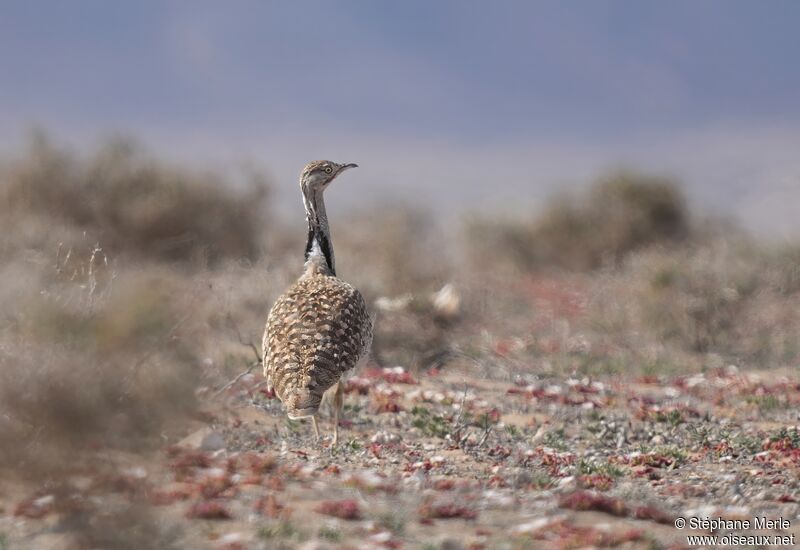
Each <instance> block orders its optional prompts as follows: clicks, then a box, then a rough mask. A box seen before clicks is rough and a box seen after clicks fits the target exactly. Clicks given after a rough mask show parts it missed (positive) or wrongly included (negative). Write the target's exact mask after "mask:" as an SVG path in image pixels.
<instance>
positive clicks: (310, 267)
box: [303, 191, 336, 275]
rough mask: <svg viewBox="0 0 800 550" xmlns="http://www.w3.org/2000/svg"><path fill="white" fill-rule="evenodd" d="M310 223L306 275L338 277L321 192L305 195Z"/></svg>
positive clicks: (307, 218)
mask: <svg viewBox="0 0 800 550" xmlns="http://www.w3.org/2000/svg"><path fill="white" fill-rule="evenodd" d="M303 202H304V205H305V208H306V220H307V221H308V240H307V241H306V252H305V258H306V265H305V275H314V274H322V275H336V267H335V264H334V259H333V244H332V243H331V234H330V229H329V227H328V216H327V214H326V212H325V201H324V199H323V198H322V192H321V191H312V192H310V193H309V194H304V195H303Z"/></svg>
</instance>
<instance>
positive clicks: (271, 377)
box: [264, 274, 372, 418]
mask: <svg viewBox="0 0 800 550" xmlns="http://www.w3.org/2000/svg"><path fill="white" fill-rule="evenodd" d="M371 341H372V322H371V319H370V318H369V314H368V313H367V305H366V303H365V302H364V298H363V297H362V296H361V293H360V292H359V291H358V290H356V289H355V288H354V287H353V286H352V285H350V284H348V283H346V282H344V281H342V280H340V279H337V278H336V277H333V276H331V275H322V274H315V275H313V276H311V277H305V278H301V279H300V280H299V281H297V282H296V283H295V284H294V285H292V287H291V288H289V290H288V291H286V293H284V294H283V295H282V296H281V297H280V298H278V300H277V301H276V302H275V305H273V306H272V310H271V311H270V313H269V318H268V320H267V330H266V331H265V334H264V356H265V357H266V358H267V360H266V376H267V380H268V385H269V386H270V387H272V388H274V389H275V393H276V394H277V395H278V397H279V398H280V399H281V401H283V404H284V405H285V406H286V411H287V412H288V414H289V417H290V418H302V417H305V416H311V415H312V414H314V413H316V411H317V409H318V408H319V404H320V401H321V399H322V394H323V393H325V392H326V391H327V390H328V389H330V388H331V387H333V385H334V384H336V383H337V382H339V380H340V379H341V377H342V375H343V374H345V373H346V372H347V371H349V370H352V369H353V368H354V367H355V366H356V364H357V363H358V362H359V361H360V360H361V359H362V358H363V357H364V355H366V353H367V350H368V349H369V345H370V342H371Z"/></svg>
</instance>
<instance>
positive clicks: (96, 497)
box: [0, 136, 800, 549]
mask: <svg viewBox="0 0 800 550" xmlns="http://www.w3.org/2000/svg"><path fill="white" fill-rule="evenodd" d="M268 199H269V193H268V186H267V185H266V184H265V183H264V182H263V180H262V178H260V177H258V176H252V177H246V178H242V181H238V180H236V181H232V180H230V179H227V178H223V177H221V176H218V175H214V174H209V173H205V172H200V171H196V170H193V169H187V168H184V167H177V166H171V165H169V164H167V163H166V162H163V161H160V160H158V159H156V158H154V157H152V156H149V155H147V154H146V153H144V152H143V151H142V150H141V149H140V148H138V147H136V146H134V145H131V144H130V143H129V142H126V141H124V140H115V141H113V142H110V143H108V144H106V145H104V146H102V147H101V148H100V149H99V150H98V151H97V152H95V153H93V154H90V155H86V156H84V155H79V154H75V153H71V152H69V151H67V150H65V149H63V148H60V147H58V146H56V145H53V143H52V142H50V141H49V140H48V139H46V138H44V137H42V136H37V137H36V138H35V139H34V140H33V142H32V143H31V145H30V147H29V148H28V150H26V151H25V152H24V153H22V154H21V155H20V156H19V157H18V158H12V159H8V160H7V161H6V162H4V163H2V166H0V229H2V230H3V233H2V235H0V260H1V261H0V316H1V317H0V318H2V323H0V482H5V483H0V487H1V488H2V489H0V548H4V547H9V548H13V547H15V546H14V544H15V543H16V541H17V540H23V539H24V540H28V539H25V537H31V536H39V535H38V534H40V530H38V528H37V527H36V526H37V525H39V523H37V522H40V521H42V520H43V519H45V518H47V521H53V522H56V523H58V526H57V528H56V530H57V532H58V533H66V534H68V542H69V544H64V545H62V546H64V547H70V546H69V545H70V544H71V545H72V546H71V547H74V548H84V547H103V548H106V547H107V548H139V547H144V546H148V545H150V546H152V545H153V544H154V543H153V541H156V543H155V544H156V545H157V546H159V547H164V548H169V547H176V548H180V547H204V546H203V544H209V545H211V547H220V548H231V549H233V548H250V547H251V546H252V547H253V548H259V547H273V546H277V547H288V548H291V547H294V546H297V545H300V544H304V543H306V542H308V541H309V539H314V538H316V539H318V540H321V541H324V542H325V543H326V544H339V543H342V544H348V543H349V542H352V541H353V540H356V539H365V540H369V541H371V543H374V545H384V546H387V547H392V546H397V545H399V544H404V543H405V544H407V545H409V546H411V547H414V546H415V545H417V546H422V545H423V544H424V543H430V541H431V540H436V541H440V542H441V544H439V543H438V542H437V543H436V544H437V546H436V547H443V546H446V545H447V544H448V543H447V541H448V539H449V538H454V539H456V540H458V539H459V537H461V536H462V535H463V536H464V537H466V536H467V535H468V536H469V537H470V541H472V542H474V543H475V545H476V547H480V544H483V545H484V547H496V546H497V545H500V546H498V547H501V546H503V545H507V546H508V545H510V546H508V547H512V548H513V547H515V546H514V545H516V547H525V546H526V545H527V544H529V543H531V544H532V542H531V541H533V543H541V544H547V545H549V544H551V543H552V544H554V547H557V546H560V547H564V548H567V547H580V546H582V545H583V546H585V545H587V544H595V545H602V544H609V545H613V544H622V543H630V544H633V545H634V546H635V545H637V544H639V545H640V546H642V547H644V546H646V545H648V544H650V543H651V542H653V541H654V540H666V541H668V542H669V541H670V540H671V539H670V538H669V537H668V536H666V535H665V534H664V533H665V531H663V529H666V527H664V525H665V522H666V519H665V518H667V517H668V515H669V514H667V512H666V511H665V510H663V509H662V508H663V507H664V506H671V507H672V508H670V509H669V510H668V512H669V513H670V514H673V515H674V514H676V513H678V512H683V511H685V510H684V508H686V507H688V506H690V505H692V506H694V505H698V506H699V505H700V504H701V503H702V504H703V505H706V504H708V503H709V502H712V501H713V504H714V505H715V506H719V507H720V509H723V508H724V507H725V506H730V505H733V504H734V503H739V504H741V503H742V502H744V501H742V500H741V498H740V497H737V496H736V495H735V494H734V493H732V492H730V491H731V490H732V489H730V488H731V487H734V486H736V484H734V483H729V482H727V481H726V482H724V483H723V481H722V477H720V476H721V475H722V474H721V473H720V472H721V471H723V470H724V471H725V472H736V475H740V474H741V476H742V477H741V478H737V479H740V483H741V486H742V492H743V494H746V495H747V498H748V499H750V500H748V501H746V502H750V503H751V504H752V503H757V504H752V506H754V507H756V508H757V510H756V508H754V509H753V513H755V511H759V513H761V512H763V513H772V512H781V513H784V512H785V513H786V514H791V513H796V511H797V510H796V508H795V509H793V510H794V511H792V510H790V509H789V507H791V506H796V502H797V501H798V500H800V493H798V487H797V483H796V481H794V482H793V481H792V479H794V480H796V479H797V475H796V474H797V471H796V470H797V456H798V453H797V449H798V446H800V443H798V438H797V429H796V427H793V423H796V420H797V419H796V418H794V417H793V416H792V414H793V413H792V411H794V410H796V407H797V405H798V403H797V388H798V387H800V386H798V385H797V384H798V381H797V379H796V376H795V377H793V375H792V371H791V368H792V367H796V365H797V361H798V357H800V343H798V339H797V335H798V334H800V268H798V265H800V263H798V262H800V246H798V245H796V244H795V245H792V244H782V245H777V244H772V243H763V242H757V241H755V240H753V239H752V238H750V237H748V236H747V235H745V234H744V233H743V232H742V231H740V230H734V229H732V228H730V227H727V226H720V225H715V224H710V223H708V222H705V221H704V220H702V219H700V218H699V217H698V214H697V213H694V212H693V211H692V210H691V209H690V208H689V205H688V204H687V199H686V197H685V196H684V195H683V193H682V192H681V190H680V186H679V185H678V184H677V183H676V182H674V181H671V180H669V179H664V178H659V177H651V176H648V175H642V174H637V173H632V172H625V173H618V174H613V175H611V176H608V177H605V178H601V179H600V180H598V181H597V182H596V183H594V184H593V185H591V186H589V187H587V188H586V190H585V191H584V192H583V193H580V194H577V195H571V196H561V197H558V198H556V199H554V200H553V201H552V202H550V203H549V204H547V205H546V206H545V207H544V208H543V209H541V210H540V211H538V212H537V213H536V214H534V215H532V216H531V217H530V218H529V219H527V220H522V221H508V220H504V219H502V218H501V217H500V215H499V214H491V213H484V215H483V216H482V217H481V218H480V219H475V218H472V219H471V220H469V221H468V222H467V223H465V225H464V232H463V234H462V235H461V239H460V242H462V243H463V244H464V247H463V250H459V248H458V247H455V246H452V242H453V240H452V239H450V240H448V241H446V240H445V237H444V234H443V232H442V229H441V227H439V226H438V225H437V224H436V223H435V222H434V220H433V218H432V217H431V216H430V215H428V214H426V213H425V212H421V211H418V210H416V209H414V208H411V207H408V206H405V207H396V208H395V207H389V206H385V207H382V208H377V209H375V210H372V211H361V212H350V213H342V215H345V214H346V215H347V217H348V221H349V223H348V224H342V225H335V224H334V228H333V233H334V235H333V238H334V242H335V244H336V252H337V258H338V261H339V264H340V266H341V267H340V271H341V272H342V273H343V275H345V276H346V277H347V279H348V280H350V281H352V282H354V283H356V284H357V285H358V286H359V287H360V288H362V289H363V290H364V293H365V295H366V296H367V299H368V302H369V303H370V304H371V305H372V309H373V310H374V311H375V312H376V314H377V324H376V335H375V342H374V350H373V357H372V361H371V363H370V364H369V365H368V367H367V369H366V370H364V371H362V372H361V373H359V374H358V376H356V377H355V378H353V379H352V380H350V381H349V382H348V384H347V387H346V391H347V398H346V404H347V406H346V413H345V423H344V424H343V425H342V428H341V429H342V431H343V441H345V443H344V444H342V445H341V446H340V448H339V449H337V450H335V451H334V450H331V449H328V448H327V447H326V446H325V445H323V446H322V447H320V446H318V445H316V444H314V443H313V442H312V440H311V438H310V436H309V434H310V426H308V425H307V423H306V422H303V421H288V420H286V419H285V417H283V416H282V413H281V409H280V405H279V404H278V403H277V402H276V401H275V399H274V398H273V396H272V395H271V394H270V392H268V391H267V390H266V388H265V387H264V386H263V384H262V380H261V377H260V376H258V372H259V370H260V369H259V368H257V360H258V357H257V355H258V353H259V351H258V350H259V345H258V344H259V341H260V337H261V330H262V327H263V322H264V318H265V316H266V312H267V311H268V308H269V306H270V304H271V303H272V301H273V300H274V298H275V297H276V296H277V295H278V293H280V292H281V291H282V290H283V289H284V288H285V287H286V286H287V285H288V284H289V282H290V281H291V280H293V278H294V277H295V276H296V275H297V272H298V271H299V269H300V266H301V262H302V259H301V257H300V251H301V250H302V246H303V243H302V239H303V237H304V235H303V234H302V231H301V232H300V233H299V234H298V233H297V232H296V231H295V229H296V226H297V224H294V225H292V226H291V227H290V226H289V224H288V222H287V221H285V220H282V219H280V218H279V217H277V216H269V215H268V214H269V200H268ZM298 208H299V207H298ZM332 215H333V213H332ZM448 237H452V235H448ZM445 242H448V243H450V245H449V246H445V244H444V243H445ZM230 381H234V383H232V384H228V382H230ZM323 416H324V415H323ZM327 421H329V419H327V418H323V422H327ZM209 432H213V435H214V437H211V438H210V439H208V440H206V435H208V433H209ZM198 433H199V434H200V435H199V436H198V440H197V441H194V439H192V438H193V437H194V436H195V435H196V434H198ZM187 435H191V436H192V437H190V438H188V439H183V438H184V437H185V436H187ZM209 441H210V443H209ZM204 445H205V447H204ZM776 464H780V465H781V466H780V468H777V467H774V466H775V465H776ZM754 469H759V471H761V470H763V473H764V476H761V477H759V476H750V475H749V473H748V472H752V471H753V470H754ZM709 472H712V473H714V472H716V473H714V475H710V474H709ZM745 474H746V475H745ZM731 475H733V474H731ZM709 476H710V477H709ZM737 483H739V481H737ZM312 488H313V489H312ZM317 490H318V491H319V493H316V492H315V491H317ZM762 493H763V494H762ZM545 498H551V500H550V501H547V502H549V504H548V506H547V509H552V510H553V511H554V512H553V514H549V515H548V516H547V517H546V518H545V519H546V521H544V522H540V523H536V522H533V523H531V521H530V517H533V516H531V515H530V514H534V512H535V511H537V512H535V513H540V512H541V509H542V502H543V501H542V499H545ZM664 503H668V504H664ZM156 506H158V507H163V508H158V509H155V508H154V507H156ZM680 507H683V508H680ZM784 508H785V509H784ZM162 510H166V511H167V513H165V514H164V515H162V514H161V511H162ZM521 510H522V511H525V514H528V515H527V516H525V517H522V516H519V515H517V512H519V511H521ZM565 511H568V512H569V513H583V512H587V511H588V512H599V513H605V514H607V515H609V517H612V518H614V521H621V522H630V521H639V522H647V523H646V524H645V525H646V526H647V529H648V531H647V533H648V534H647V535H645V534H643V533H642V532H640V531H636V530H633V529H620V530H618V531H619V533H618V535H614V536H612V535H611V534H609V533H607V532H604V531H602V530H598V529H594V528H588V527H581V526H580V525H577V524H574V523H572V522H571V521H570V519H569V518H570V517H571V516H565V515H564V513H565ZM720 513H722V512H720ZM293 514H294V515H293ZM665 514H666V515H665ZM254 515H255V516H257V519H258V521H255V522H251V521H250V520H248V522H249V523H248V525H250V524H252V525H251V527H252V529H250V528H249V527H248V528H245V527H241V528H237V529H241V530H242V531H245V530H246V529H250V530H251V531H252V533H250V532H249V531H247V533H246V534H242V533H240V532H239V531H237V532H232V533H228V532H226V531H225V530H224V529H225V528H224V527H220V526H224V525H227V524H228V522H230V521H231V520H241V519H244V518H252V517H253V516H254ZM523 515H524V514H523ZM262 516H263V517H262ZM301 517H302V518H306V517H313V518H315V520H318V521H316V523H314V524H309V523H308V522H307V521H305V520H303V521H300V520H299V519H298V518H301ZM526 517H527V518H528V519H525V518H526ZM456 522H457V523H456ZM493 522H500V524H502V525H503V528H502V529H497V530H494V529H492V528H491V527H490V526H491V525H492V523H493ZM453 524H457V525H459V526H461V527H463V529H462V528H459V529H456V530H453V529H448V528H445V527H444V526H446V525H453ZM198 525H199V526H202V527H198ZM626 525H628V524H627V523H626ZM637 525H638V524H637ZM615 533H616V531H615ZM64 536H67V535H64ZM237 537H238V538H237ZM556 539H558V542H557V543H555V542H554V541H555V540H556ZM311 542H314V541H313V540H311ZM187 545H188V546H187ZM237 545H238V546H237ZM259 545H261V546H259Z"/></svg>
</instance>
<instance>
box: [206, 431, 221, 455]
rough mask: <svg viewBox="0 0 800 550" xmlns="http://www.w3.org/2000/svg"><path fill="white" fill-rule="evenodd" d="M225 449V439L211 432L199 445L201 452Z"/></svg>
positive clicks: (217, 433)
mask: <svg viewBox="0 0 800 550" xmlns="http://www.w3.org/2000/svg"><path fill="white" fill-rule="evenodd" d="M224 448H225V439H224V438H223V437H222V436H221V435H220V434H219V432H211V433H209V434H208V435H206V436H205V437H204V438H203V441H202V442H201V443H200V450H201V451H218V450H220V449H224Z"/></svg>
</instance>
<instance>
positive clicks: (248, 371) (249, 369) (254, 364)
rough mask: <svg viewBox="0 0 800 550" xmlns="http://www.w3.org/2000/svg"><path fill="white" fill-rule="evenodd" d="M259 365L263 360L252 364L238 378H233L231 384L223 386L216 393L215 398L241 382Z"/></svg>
mask: <svg viewBox="0 0 800 550" xmlns="http://www.w3.org/2000/svg"><path fill="white" fill-rule="evenodd" d="M259 365H261V360H258V361H253V362H252V363H250V366H248V367H247V368H246V369H245V370H244V371H242V372H240V373H239V374H237V375H236V377H235V378H233V380H231V381H230V382H228V383H227V384H225V385H224V386H222V387H221V388H220V389H218V390H217V391H216V392H214V397H217V396H219V395H221V394H222V393H223V392H224V391H225V390H227V389H228V388H230V387H231V386H233V385H234V384H236V382H238V381H239V380H241V379H242V378H244V377H245V376H247V375H248V374H250V372H251V371H252V370H253V369H254V368H256V367H257V366H259Z"/></svg>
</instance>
